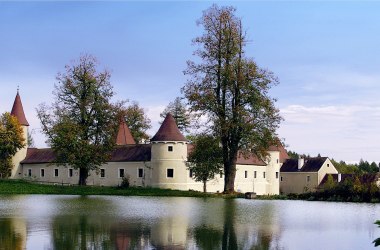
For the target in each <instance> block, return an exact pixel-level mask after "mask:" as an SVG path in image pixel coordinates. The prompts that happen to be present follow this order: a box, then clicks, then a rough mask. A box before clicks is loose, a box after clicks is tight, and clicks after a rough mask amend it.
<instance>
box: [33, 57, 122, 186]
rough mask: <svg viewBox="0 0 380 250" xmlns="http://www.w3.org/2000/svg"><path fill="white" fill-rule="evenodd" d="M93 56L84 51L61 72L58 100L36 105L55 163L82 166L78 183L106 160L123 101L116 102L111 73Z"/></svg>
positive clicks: (56, 88)
mask: <svg viewBox="0 0 380 250" xmlns="http://www.w3.org/2000/svg"><path fill="white" fill-rule="evenodd" d="M97 66H98V63H97V61H96V59H95V58H94V57H93V56H90V55H83V56H81V57H80V59H79V61H78V62H76V64H74V65H71V66H70V65H67V66H66V72H65V73H59V74H58V76H57V81H58V82H57V84H56V85H55V91H54V95H55V102H54V103H53V104H52V106H50V107H49V106H47V105H45V104H41V105H40V107H39V108H38V109H37V114H38V117H39V119H40V121H41V124H42V130H43V132H44V133H45V135H46V136H47V137H48V140H47V142H48V144H50V145H51V147H52V149H53V150H54V152H55V154H56V164H57V165H63V166H67V165H69V166H71V167H73V168H75V169H79V185H86V179H87V177H88V174H89V171H90V170H96V169H98V167H99V166H100V165H101V164H103V163H105V162H107V161H108V160H109V158H110V154H111V152H112V150H113V147H114V145H115V136H116V132H117V128H118V125H119V124H118V123H119V122H118V119H115V117H117V115H118V114H119V112H120V108H121V106H122V103H117V104H113V103H111V98H112V96H113V94H114V93H113V91H112V86H111V84H110V73H109V72H108V71H106V70H104V71H102V72H97Z"/></svg>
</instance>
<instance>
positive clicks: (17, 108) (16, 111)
mask: <svg viewBox="0 0 380 250" xmlns="http://www.w3.org/2000/svg"><path fill="white" fill-rule="evenodd" d="M11 115H13V116H14V117H16V118H17V120H18V122H19V123H20V124H21V125H24V126H29V123H28V121H27V120H26V117H25V113H24V108H23V107H22V102H21V98H20V95H19V93H18V90H17V95H16V98H15V101H14V102H13V107H12V111H11Z"/></svg>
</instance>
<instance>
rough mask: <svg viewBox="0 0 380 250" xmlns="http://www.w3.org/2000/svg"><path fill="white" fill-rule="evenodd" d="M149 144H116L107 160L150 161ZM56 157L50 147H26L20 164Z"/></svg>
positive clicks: (48, 160) (34, 162) (47, 160)
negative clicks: (24, 155)
mask: <svg viewBox="0 0 380 250" xmlns="http://www.w3.org/2000/svg"><path fill="white" fill-rule="evenodd" d="M150 158H151V145H150V144H135V145H121V146H116V148H115V149H114V151H113V152H112V154H111V159H110V160H109V162H136V161H150ZM55 159H56V157H55V153H54V151H53V150H52V149H51V148H41V149H40V148H38V149H37V148H28V150H27V153H26V157H25V159H24V160H23V161H22V162H21V163H22V164H40V163H54V162H56V161H55Z"/></svg>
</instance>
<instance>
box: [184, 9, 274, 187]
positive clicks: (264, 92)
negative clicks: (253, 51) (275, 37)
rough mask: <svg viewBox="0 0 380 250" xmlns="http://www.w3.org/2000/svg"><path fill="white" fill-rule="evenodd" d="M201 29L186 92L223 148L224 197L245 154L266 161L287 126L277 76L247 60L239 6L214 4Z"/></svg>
mask: <svg viewBox="0 0 380 250" xmlns="http://www.w3.org/2000/svg"><path fill="white" fill-rule="evenodd" d="M198 24H200V25H202V26H203V28H204V30H205V32H204V34H203V35H202V36H200V37H197V38H195V39H194V44H195V45H198V46H199V48H198V49H197V50H196V51H195V53H194V54H195V55H197V56H199V57H200V59H201V60H200V62H199V63H198V62H194V61H188V62H187V69H186V70H185V72H184V73H185V74H187V75H188V76H189V79H188V80H187V82H186V84H185V86H184V87H183V88H182V91H183V92H184V94H185V97H186V98H187V99H188V102H189V104H190V108H191V111H196V112H199V113H201V114H204V115H206V117H207V118H208V119H209V121H210V122H211V123H210V124H212V125H211V129H212V130H213V131H214V133H215V134H216V135H217V136H218V138H219V139H220V141H221V144H222V150H223V165H224V174H225V179H224V192H226V193H230V192H234V183H235V175H236V160H237V156H238V152H239V151H243V152H248V151H250V152H253V153H256V154H257V155H258V156H261V157H263V156H265V155H266V150H267V148H268V147H269V146H270V145H273V144H277V143H278V140H277V138H278V137H277V135H276V130H277V128H278V126H279V123H280V121H281V117H280V115H279V110H278V109H277V108H276V107H275V106H274V102H275V100H274V99H272V98H271V97H270V96H269V93H268V92H269V89H270V88H271V87H272V86H273V85H275V84H277V83H278V81H277V78H276V77H275V76H274V75H273V73H272V72H270V71H268V70H264V69H261V68H259V67H258V66H257V64H256V63H255V62H254V61H253V60H252V59H250V58H247V57H246V56H245V45H246V43H247V39H246V36H245V34H244V32H243V28H242V22H241V20H240V18H237V17H236V16H235V9H234V8H233V7H218V6H217V5H212V6H211V7H210V8H209V9H208V10H206V11H205V12H204V13H203V16H202V18H201V20H200V21H199V22H198Z"/></svg>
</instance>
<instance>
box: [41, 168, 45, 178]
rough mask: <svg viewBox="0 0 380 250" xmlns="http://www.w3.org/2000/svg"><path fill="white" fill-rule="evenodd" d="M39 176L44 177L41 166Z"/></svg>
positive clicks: (43, 170)
mask: <svg viewBox="0 0 380 250" xmlns="http://www.w3.org/2000/svg"><path fill="white" fill-rule="evenodd" d="M40 176H41V177H45V169H43V168H41V169H40Z"/></svg>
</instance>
